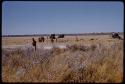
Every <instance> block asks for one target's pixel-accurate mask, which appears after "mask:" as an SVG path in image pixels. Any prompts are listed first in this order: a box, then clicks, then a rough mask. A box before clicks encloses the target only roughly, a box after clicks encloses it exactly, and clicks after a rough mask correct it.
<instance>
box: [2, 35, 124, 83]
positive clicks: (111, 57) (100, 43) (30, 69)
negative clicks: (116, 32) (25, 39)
mask: <svg viewBox="0 0 125 84" xmlns="http://www.w3.org/2000/svg"><path fill="white" fill-rule="evenodd" d="M70 42H71V41H69V44H70ZM67 44H68V42H67ZM87 44H89V46H88V45H87ZM2 81H3V82H57V83H59V82H78V83H121V82H122V81H123V40H118V39H110V38H107V37H106V38H99V39H96V40H95V39H94V40H91V37H90V38H86V39H84V41H82V40H81V41H80V40H79V41H78V42H76V41H72V44H71V45H67V48H66V49H59V48H53V49H52V50H43V49H38V50H37V51H36V52H35V51H34V50H33V49H27V50H25V51H24V50H21V49H16V50H15V51H7V50H6V49H2Z"/></svg>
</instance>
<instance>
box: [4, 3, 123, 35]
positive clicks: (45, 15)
mask: <svg viewBox="0 0 125 84" xmlns="http://www.w3.org/2000/svg"><path fill="white" fill-rule="evenodd" d="M123 10H124V6H123V2H120V1H107V2H106V1H105V2H104V1H100V2H99V1H96V2H95V1H93V2H92V1H89V2H87V1H74V2H73V1H36V2H35V1H4V2H3V3H2V35H24V34H25V35H26V34H27V35H28V34H51V33H92V32H123V20H124V19H123V18H124V17H123V15H124V11H123Z"/></svg>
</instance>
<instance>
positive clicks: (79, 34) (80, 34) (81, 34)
mask: <svg viewBox="0 0 125 84" xmlns="http://www.w3.org/2000/svg"><path fill="white" fill-rule="evenodd" d="M110 34H112V32H108V33H103V32H101V33H76V34H64V35H65V36H76V35H78V36H83V35H110ZM119 34H123V32H119ZM50 35H51V34H32V35H3V36H2V37H30V36H50ZM55 35H59V34H55Z"/></svg>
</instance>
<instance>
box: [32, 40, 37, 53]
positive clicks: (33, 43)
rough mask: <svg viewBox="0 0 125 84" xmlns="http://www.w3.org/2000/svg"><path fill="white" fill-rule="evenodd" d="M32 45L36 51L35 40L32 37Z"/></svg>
mask: <svg viewBox="0 0 125 84" xmlns="http://www.w3.org/2000/svg"><path fill="white" fill-rule="evenodd" d="M32 41H33V42H32V45H33V46H34V47H35V51H36V41H35V39H34V38H32Z"/></svg>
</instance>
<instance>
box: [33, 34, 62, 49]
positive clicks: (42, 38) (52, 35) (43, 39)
mask: <svg viewBox="0 0 125 84" xmlns="http://www.w3.org/2000/svg"><path fill="white" fill-rule="evenodd" d="M49 38H50V40H51V42H52V43H53V42H54V40H56V42H57V38H64V34H60V35H58V37H57V38H56V35H55V34H51V35H50V37H49ZM47 39H48V36H47ZM32 41H33V42H32V45H33V46H34V47H35V50H36V41H35V39H34V38H32ZM38 41H39V42H44V41H45V38H44V37H43V36H42V37H40V38H38Z"/></svg>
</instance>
